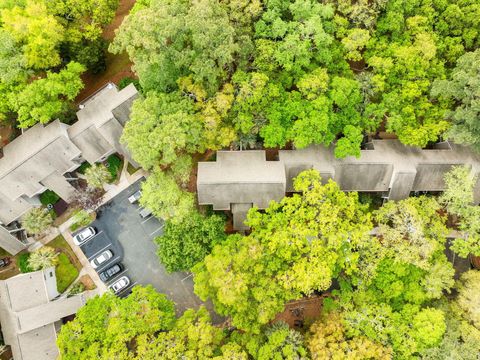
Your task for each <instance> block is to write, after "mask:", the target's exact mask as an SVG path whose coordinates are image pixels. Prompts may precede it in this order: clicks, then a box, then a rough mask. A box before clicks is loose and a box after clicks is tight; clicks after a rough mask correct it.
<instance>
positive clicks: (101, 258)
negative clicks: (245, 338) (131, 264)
mask: <svg viewBox="0 0 480 360" xmlns="http://www.w3.org/2000/svg"><path fill="white" fill-rule="evenodd" d="M112 257H113V252H112V250H105V251H104V252H102V253H101V254H100V255H98V256H97V257H96V258H95V259H92V260H91V261H90V264H92V267H93V268H94V269H96V268H98V267H99V266H100V265H102V264H104V263H106V262H107V261H108V260H110V259H111V258H112Z"/></svg>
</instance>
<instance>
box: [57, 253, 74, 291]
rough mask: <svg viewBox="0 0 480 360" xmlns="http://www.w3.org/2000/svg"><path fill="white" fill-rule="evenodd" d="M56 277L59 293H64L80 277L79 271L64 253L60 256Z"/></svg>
mask: <svg viewBox="0 0 480 360" xmlns="http://www.w3.org/2000/svg"><path fill="white" fill-rule="evenodd" d="M55 275H56V277H57V290H58V292H59V293H63V292H64V291H65V290H66V289H67V288H68V287H69V286H70V285H71V284H72V283H73V282H74V281H75V279H76V278H77V277H78V270H77V268H76V267H75V266H74V265H73V264H72V263H71V262H70V259H69V258H68V256H67V255H65V254H63V253H62V254H60V255H59V256H58V263H57V267H56V269H55Z"/></svg>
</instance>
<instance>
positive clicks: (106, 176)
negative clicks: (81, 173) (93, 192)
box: [85, 164, 112, 189]
mask: <svg viewBox="0 0 480 360" xmlns="http://www.w3.org/2000/svg"><path fill="white" fill-rule="evenodd" d="M85 178H86V180H87V184H88V186H89V187H91V188H95V189H103V185H104V184H106V183H107V182H108V181H109V180H111V178H112V174H111V173H110V172H109V169H107V167H106V166H105V165H103V164H93V165H92V166H90V167H89V168H87V169H86V170H85Z"/></svg>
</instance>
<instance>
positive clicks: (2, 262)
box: [0, 257, 12, 267]
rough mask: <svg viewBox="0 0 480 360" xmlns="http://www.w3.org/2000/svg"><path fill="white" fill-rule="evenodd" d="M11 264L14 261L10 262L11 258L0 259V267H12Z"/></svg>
mask: <svg viewBox="0 0 480 360" xmlns="http://www.w3.org/2000/svg"><path fill="white" fill-rule="evenodd" d="M11 262H12V260H10V258H9V257H6V258H3V259H0V267H5V266H8V265H10V263H11Z"/></svg>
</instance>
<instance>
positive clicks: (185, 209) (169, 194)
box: [140, 168, 195, 223]
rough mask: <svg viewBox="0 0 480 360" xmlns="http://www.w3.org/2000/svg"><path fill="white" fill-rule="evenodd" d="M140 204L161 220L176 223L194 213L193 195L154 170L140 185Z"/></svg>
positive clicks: (172, 179) (167, 176) (163, 173)
mask: <svg viewBox="0 0 480 360" xmlns="http://www.w3.org/2000/svg"><path fill="white" fill-rule="evenodd" d="M140 204H141V205H142V206H143V207H145V208H148V209H150V210H151V211H152V212H153V214H154V215H155V216H156V217H158V218H161V219H164V220H169V221H171V222H172V223H177V222H180V221H182V220H183V219H185V218H186V217H187V216H190V215H191V214H192V213H193V212H194V211H195V209H194V197H193V194H192V193H190V192H187V191H184V190H182V189H181V188H180V187H179V186H178V184H177V183H176V182H175V179H174V178H173V177H172V176H171V175H170V174H168V173H165V172H163V171H162V170H160V169H158V168H155V169H154V170H153V172H152V173H151V174H150V176H148V178H147V180H146V181H145V182H144V183H143V184H142V197H141V198H140Z"/></svg>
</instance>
